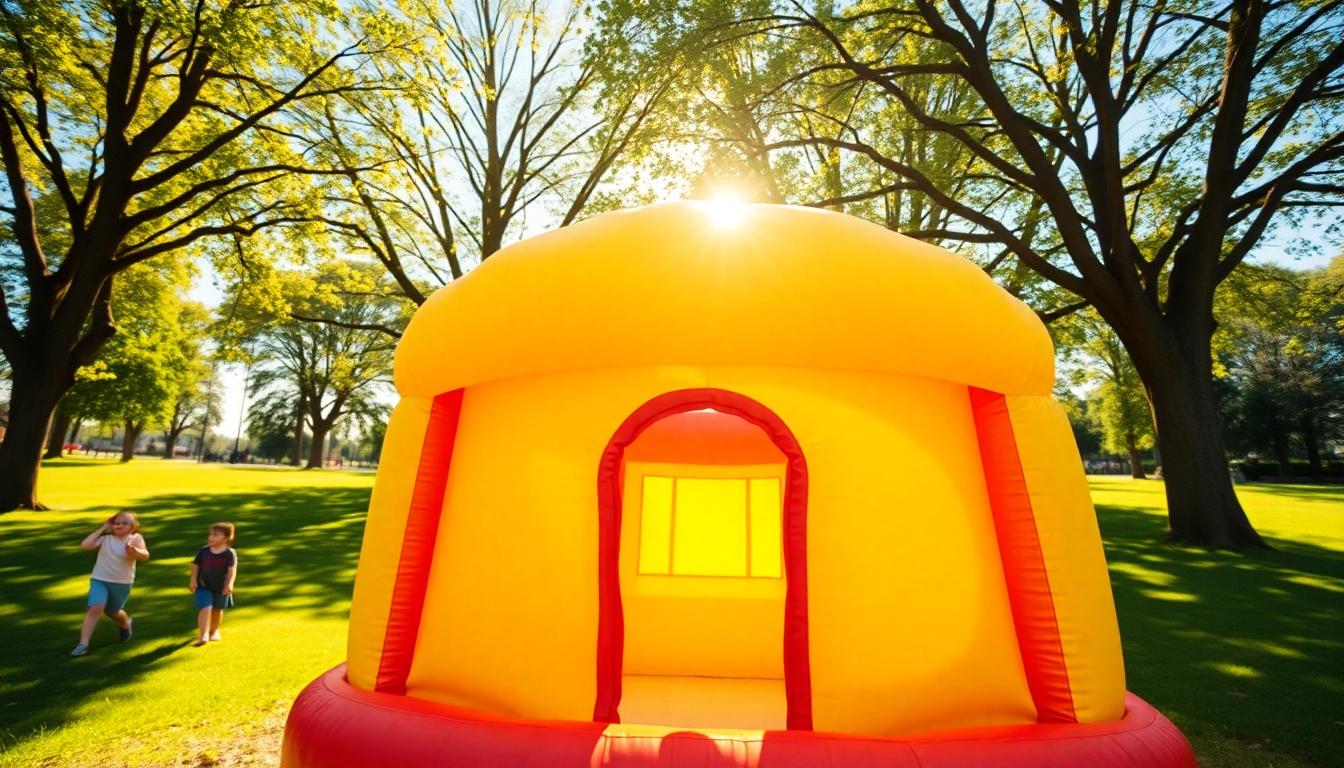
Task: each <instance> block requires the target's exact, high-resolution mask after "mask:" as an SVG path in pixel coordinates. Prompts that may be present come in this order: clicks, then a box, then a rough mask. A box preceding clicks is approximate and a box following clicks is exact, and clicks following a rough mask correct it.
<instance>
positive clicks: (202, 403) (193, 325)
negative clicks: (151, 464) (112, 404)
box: [163, 303, 218, 459]
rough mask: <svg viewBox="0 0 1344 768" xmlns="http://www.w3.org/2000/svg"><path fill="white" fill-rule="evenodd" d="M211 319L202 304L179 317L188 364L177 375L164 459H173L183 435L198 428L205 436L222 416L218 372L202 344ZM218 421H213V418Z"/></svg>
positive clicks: (189, 307) (191, 305)
mask: <svg viewBox="0 0 1344 768" xmlns="http://www.w3.org/2000/svg"><path fill="white" fill-rule="evenodd" d="M209 321H210V316H209V313H208V312H206V310H205V308H204V307H202V306H200V305H199V304H195V303H189V304H186V305H184V306H183V308H182V311H181V313H180V314H179V316H178V323H179V328H180V331H181V341H180V343H181V345H182V356H183V358H184V359H185V360H186V364H185V365H183V366H182V368H181V370H179V371H175V373H176V375H177V382H176V383H177V397H175V398H173V408H172V412H171V413H169V414H168V418H167V420H166V421H165V422H164V425H163V426H164V430H163V457H164V458H165V459H171V458H173V450H174V448H176V446H177V441H178V438H180V437H181V436H182V433H183V432H186V431H187V430H189V429H194V428H196V427H197V426H198V425H199V426H200V428H201V430H202V434H204V430H207V429H209V428H210V427H211V426H212V425H213V423H215V422H217V421H218V414H215V413H212V411H211V404H212V398H213V397H215V395H216V393H215V392H214V391H213V388H214V386H215V381H214V369H213V368H212V367H211V366H210V364H209V363H207V362H206V361H205V359H204V357H203V354H202V348H201V347H202V342H203V341H204V340H205V336H206V333H207V332H208V328H209ZM212 418H213V419H214V420H215V422H212V421H211V419H212Z"/></svg>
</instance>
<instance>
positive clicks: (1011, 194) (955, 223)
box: [676, 0, 1344, 547]
mask: <svg viewBox="0 0 1344 768" xmlns="http://www.w3.org/2000/svg"><path fill="white" fill-rule="evenodd" d="M690 5H694V4H690ZM684 7H685V6H684V5H682V4H678V5H677V6H676V8H677V9H678V10H677V11H676V13H683V11H682V10H681V9H682V8H684ZM1342 10H1344V4H1342V3H1341V2H1340V1H1339V0H1328V1H1327V2H1319V3H1310V4H1268V3H1265V2H1263V1H1262V0H1228V1H1227V2H1220V3H1217V4H1189V3H1183V2H1182V3H1173V2H1165V1H1163V2H1157V3H1147V4H1145V3H1139V2H1136V1H1134V0H1105V1H1102V0H1098V2H1095V3H1092V4H1090V5H1087V6H1084V5H1083V4H1082V3H1080V2H1078V0H1051V2H1047V3H1042V4H1036V5H1023V4H1016V5H1012V6H1004V5H1003V4H1000V3H997V2H994V1H993V0H990V1H989V2H984V3H978V4H975V5H974V6H967V5H966V4H964V3H963V2H962V1H961V0H945V2H933V0H908V2H872V3H856V4H854V5H852V6H847V7H846V8H845V9H844V12H840V11H838V10H835V9H834V6H833V5H831V4H824V5H823V6H822V11H821V12H817V13H809V12H808V11H806V10H805V9H804V8H803V7H802V6H801V5H800V4H797V3H793V4H791V6H790V7H789V8H788V9H787V10H785V11H783V12H776V13H771V14H766V15H765V16H763V17H759V18H757V19H754V20H748V22H747V23H746V24H745V25H742V27H743V28H742V29H741V30H740V31H739V32H738V33H737V34H746V33H747V32H748V31H749V30H752V29H754V30H756V31H758V32H759V33H762V34H772V35H785V34H791V35H794V36H797V37H800V38H808V39H817V40H821V41H824V42H825V43H826V44H827V45H828V46H829V48H830V50H831V55H830V58H829V61H827V62H824V63H823V64H819V65H817V66H816V67H814V68H811V69H809V70H806V71H804V72H803V73H802V75H801V76H799V77H795V78H792V79H791V80H790V81H789V82H786V83H781V86H780V90H784V89H786V88H787V87H788V86H790V85H792V84H793V83H800V84H802V85H804V86H807V87H812V86H813V85H814V84H816V82H817V81H808V78H810V77H811V75H812V74H813V73H814V72H816V73H821V74H822V75H823V76H824V78H825V81H826V82H828V83H829V84H830V87H832V88H837V87H853V86H856V85H857V84H866V85H868V86H871V87H872V88H873V89H875V90H877V91H879V92H880V93H881V94H883V96H884V97H885V98H887V99H889V100H890V101H891V102H892V103H893V104H894V105H898V106H899V107H900V108H901V109H902V110H904V111H905V112H906V113H908V114H909V115H910V116H911V117H912V118H913V119H914V120H915V121H916V122H917V123H918V124H919V126H920V129H921V130H923V131H925V132H928V133H930V134H937V135H939V136H944V137H949V138H951V139H953V140H955V141H956V142H958V143H959V144H960V145H961V146H962V147H963V148H964V149H965V150H966V151H967V152H969V153H971V154H973V155H974V156H975V157H976V158H977V159H978V161H979V163H980V164H979V166H977V172H976V173H977V178H976V186H978V187H979V188H980V190H981V191H980V192H978V193H977V195H976V196H975V198H974V200H973V201H971V202H968V201H967V199H966V198H965V195H964V194H959V193H958V192H957V191H956V190H954V189H951V188H950V187H949V186H948V185H947V182H945V181H942V180H939V179H937V178H933V177H930V176H928V175H926V174H924V173H922V172H921V171H920V169H918V168H915V167H912V166H911V165H909V164H907V163H905V162H903V159H902V158H901V157H900V156H897V155H894V154H893V153H890V152H889V151H886V150H885V149H884V148H883V147H882V146H880V145H878V144H877V143H875V142H874V140H872V139H871V137H873V136H882V135H883V134H884V132H885V126H883V125H882V124H880V123H878V124H872V125H865V126H862V130H853V131H849V132H847V133H846V134H845V135H837V136H834V137H830V136H824V135H817V136H809V137H805V138H802V139H793V138H789V139H783V140H781V141H778V142H775V143H774V146H779V147H788V146H800V145H817V146H823V147H829V148H834V149H836V150H839V151H840V152H842V153H846V154H847V156H848V157H850V158H851V159H854V160H861V161H865V162H869V163H872V164H873V165H875V166H877V167H878V168H881V169H882V170H884V171H886V172H887V173H889V174H890V175H891V176H893V177H899V178H900V179H902V180H903V181H904V182H905V183H908V184H910V185H913V186H914V187H915V188H917V189H918V190H919V191H920V192H922V193H923V194H925V195H927V196H928V197H929V198H930V199H932V200H933V201H935V202H936V203H937V204H938V205H940V206H943V207H945V208H946V209H947V210H948V211H950V212H951V214H952V218H951V222H952V224H950V225H949V226H946V227H942V228H939V229H937V230H936V231H932V232H930V231H924V232H921V233H919V234H920V236H921V237H925V238H931V237H935V236H936V237H939V238H942V239H943V240H944V241H947V242H957V241H961V242H965V243H969V244H976V243H994V244H996V245H997V246H999V247H1002V248H1003V249H1004V250H1005V251H1006V254H1005V255H1006V257H1008V258H1011V259H1014V260H1016V261H1017V262H1019V263H1020V265H1022V267H1023V268H1025V269H1027V270H1030V271H1031V272H1033V273H1035V274H1036V275H1038V276H1039V277H1040V278H1041V279H1043V280H1045V281H1048V283H1050V284H1053V285H1054V286H1055V287H1056V288H1057V289H1058V290H1059V291H1060V292H1061V293H1063V294H1064V295H1066V296H1071V297H1073V298H1072V299H1070V300H1069V303H1067V304H1065V305H1063V306H1060V307H1056V308H1054V309H1051V310H1048V314H1056V313H1057V312H1062V311H1072V310H1076V309H1078V308H1079V307H1082V306H1089V305H1090V306H1092V307H1093V308H1094V309H1095V311H1096V312H1097V313H1098V315H1099V316H1100V317H1101V318H1102V319H1104V320H1105V321H1106V323H1107V324H1108V325H1109V326H1110V327H1111V328H1112V329H1114V331H1115V333H1116V334H1117V336H1118V337H1119V338H1120V339H1121V341H1122V342H1123V343H1124V346H1125V349H1126V350H1127V351H1128V353H1129V355H1130V358H1131V359H1132V360H1133V363H1134V365H1135V368H1136V369H1137V370H1138V372H1139V374H1140V376H1141V377H1142V380H1143V382H1144V385H1145V387H1146V389H1147V392H1148V394H1149V397H1150V400H1151V403H1152V411H1153V414H1154V417H1155V421H1156V424H1157V435H1158V442H1159V443H1160V447H1161V452H1162V456H1163V471H1164V478H1165V480H1166V493H1167V502H1168V513H1169V522H1170V530H1169V538H1170V539H1171V540H1172V541H1177V542H1183V543H1189V544H1199V545H1208V546H1215V547H1243V546H1248V545H1256V546H1261V545H1263V541H1262V540H1261V538H1260V536H1259V535H1258V534H1257V533H1256V532H1255V530H1254V529H1253V528H1252V527H1251V525H1250V523H1249V521H1248V520H1247V519H1246V515H1245V513H1244V512H1243V510H1242V509H1241V505H1240V503H1239V502H1238V500H1237V498H1236V494H1235V493H1234V491H1233V488H1232V485H1231V481H1230V478H1229V477H1228V473H1227V468H1226V456H1225V452H1224V448H1223V441H1222V426H1221V423H1220V421H1219V414H1218V405H1217V398H1216V396H1215V392H1214V386H1213V381H1212V379H1213V364H1214V361H1213V355H1212V351H1211V345H1212V339H1213V335H1214V331H1215V328H1216V324H1215V322H1214V313H1213V304H1214V294H1215V291H1216V289H1217V287H1218V285H1219V284H1220V283H1221V282H1223V281H1224V280H1225V279H1226V278H1227V277H1228V275H1230V274H1232V272H1233V271H1234V270H1235V269H1236V268H1237V266H1238V265H1239V264H1241V263H1242V261H1243V260H1244V259H1245V257H1246V256H1247V254H1249V253H1250V252H1251V251H1252V250H1253V249H1254V248H1255V246H1256V244H1257V243H1258V242H1259V241H1260V240H1261V238H1262V236H1263V235H1264V234H1265V233H1266V232H1268V231H1271V227H1272V226H1274V225H1275V224H1276V222H1287V223H1288V224H1289V225H1291V224H1292V223H1293V222H1295V221H1299V220H1301V218H1302V217H1303V216H1304V215H1308V214H1310V213H1312V212H1320V211H1323V210H1328V209H1329V208H1332V207H1335V206H1339V205H1344V164H1342V163H1341V160H1342V159H1344V129H1341V127H1340V126H1341V123H1340V121H1339V120H1338V119H1337V117H1338V115H1339V113H1340V107H1341V105H1344V42H1341V41H1344V13H1342V12H1341V11H1342ZM911 51H918V52H920V54H919V55H918V56H912V55H910V53H909V52H911ZM837 73H843V74H844V78H840V79H837V78H836V74H837ZM930 76H940V77H949V78H955V79H957V80H960V81H962V82H963V83H965V85H966V86H967V87H968V88H969V89H970V90H971V91H973V92H974V94H975V96H976V99H977V101H978V106H977V107H976V109H975V110H974V117H973V118H972V119H962V118H960V117H958V116H955V115H953V116H949V115H946V114H943V113H941V112H939V111H937V110H933V111H931V110H930V109H928V108H927V106H926V102H922V101H921V100H920V99H919V98H918V86H919V84H920V83H923V82H925V81H926V80H927V78H929V77H930ZM1017 195H1021V196H1022V198H1021V199H1022V201H1023V202H1021V203H1017V202H1012V201H1014V200H1016V199H1017V198H1016V197H1015V196H1017ZM995 199H1002V200H1006V201H1010V202H1009V204H1008V205H1007V206H1006V207H1004V208H1003V209H1002V210H1001V211H1000V212H998V213H995V214H990V213H986V211H985V210H984V206H983V205H982V204H979V203H978V202H976V201H983V200H995ZM1036 207H1039V210H1040V211H1042V212H1043V213H1044V214H1045V215H1048V217H1049V219H1050V220H1051V221H1052V222H1053V227H1050V228H1048V230H1047V231H1044V232H1039V233H1037V237H1038V240H1037V241H1035V242H1033V240H1032V239H1031V238H1030V237H1028V236H1027V234H1028V233H1030V232H1032V231H1033V230H1034V229H1036V227H1037V224H1038V221H1037V219H1035V218H1034V217H1033V216H1032V215H1031V212H1032V210H1033V209H1035V208H1036ZM1042 309H1045V308H1042Z"/></svg>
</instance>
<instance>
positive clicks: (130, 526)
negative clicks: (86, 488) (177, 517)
mask: <svg viewBox="0 0 1344 768" xmlns="http://www.w3.org/2000/svg"><path fill="white" fill-rule="evenodd" d="M108 531H111V534H110V535H109V534H108V533H107V532H108ZM79 548H80V549H82V550H84V551H85V552H95V551H96V552H97V553H98V562H96V563H94V566H93V576H92V578H90V579H89V610H88V612H87V613H85V614H84V626H83V627H82V628H81V629H80V631H79V645H76V646H75V649H74V650H73V651H71V652H70V655H71V656H83V655H84V654H86V653H88V652H89V640H91V639H92V638H93V630H94V628H95V627H97V626H98V614H100V613H101V614H106V615H107V617H108V618H109V619H111V620H112V621H113V622H115V623H116V625H117V627H118V628H119V629H120V630H121V642H123V643H124V642H126V641H127V640H130V639H131V617H130V616H129V615H127V613H126V611H124V610H122V608H123V607H124V606H125V605H126V599H127V598H129V597H130V596H131V584H132V583H134V582H135V564H136V563H143V562H145V561H146V560H148V559H149V550H148V549H147V548H146V547H145V539H144V537H143V536H141V535H140V519H139V518H137V517H136V516H135V513H133V512H131V511H130V510H125V509H123V510H122V511H120V512H118V513H117V514H115V515H113V516H111V517H109V518H107V520H105V521H104V522H103V524H102V525H100V526H98V530H96V531H94V532H93V533H90V534H89V535H88V536H87V537H85V539H84V540H83V541H81V542H80V543H79Z"/></svg>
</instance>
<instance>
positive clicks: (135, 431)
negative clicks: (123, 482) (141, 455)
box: [121, 419, 142, 462]
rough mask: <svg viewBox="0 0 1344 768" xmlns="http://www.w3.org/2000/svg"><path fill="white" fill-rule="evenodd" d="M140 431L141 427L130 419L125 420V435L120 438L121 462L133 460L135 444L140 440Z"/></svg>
mask: <svg viewBox="0 0 1344 768" xmlns="http://www.w3.org/2000/svg"><path fill="white" fill-rule="evenodd" d="M141 429H142V427H141V425H139V424H136V423H135V422H134V421H131V420H130V419H127V420H126V434H124V435H122V437H121V460H122V461H123V462H126V461H130V460H131V459H133V458H135V443H136V441H137V440H139V439H140V430H141Z"/></svg>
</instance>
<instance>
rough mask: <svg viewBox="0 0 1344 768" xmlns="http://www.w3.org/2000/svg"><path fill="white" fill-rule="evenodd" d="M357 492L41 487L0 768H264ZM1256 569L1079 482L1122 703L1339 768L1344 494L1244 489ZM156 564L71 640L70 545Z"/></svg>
mask: <svg viewBox="0 0 1344 768" xmlns="http://www.w3.org/2000/svg"><path fill="white" fill-rule="evenodd" d="M372 480H373V478H372V476H371V475H368V474H357V473H343V472H330V471H323V472H297V471H293V470H268V469H251V468H237V467H221V466H199V465H195V464H191V463H187V462H163V461H159V460H153V459H138V460H136V461H135V462H133V463H131V464H130V465H118V464H116V463H114V462H106V461H87V460H63V461H57V462H50V463H48V464H47V465H46V466H45V468H44V469H43V477H42V495H43V499H44V500H45V501H46V502H47V503H48V504H50V505H52V506H53V507H56V508H58V509H59V510H60V511H56V512H42V513H18V514H9V515H4V516H0V654H3V655H0V767H3V768H9V767H10V766H20V765H22V766H29V765H51V766H56V765H61V766H65V765H98V766H104V765H109V766H110V765H140V764H161V765H177V766H183V765H192V766H207V765H244V764H273V763H274V762H275V761H276V760H277V759H278V754H277V752H278V746H279V733H280V729H281V728H282V726H283V724H284V716H285V713H286V711H287V710H288V706H289V704H290V702H291V701H292V700H293V697H294V696H295V695H296V694H297V693H298V691H299V690H300V689H301V688H302V687H303V686H304V685H305V684H307V683H308V682H309V681H310V680H312V679H313V678H314V677H316V676H317V675H318V674H319V673H320V672H322V671H323V670H325V669H327V668H329V667H331V666H332V665H334V664H336V663H338V662H339V661H341V659H342V658H343V656H344V650H345V622H346V617H347V615H348V611H349V596H350V589H351V583H352V580H353V577H354V566H355V560H356V555H357V551H358V547H359V541H360V536H361V534H362V531H363V514H364V509H365V507H366V505H367V502H368V495H369V489H370V487H371V486H372ZM1239 492H1240V493H1241V496H1242V499H1243V501H1244V503H1245V505H1246V507H1247V509H1248V510H1249V512H1250V515H1251V519H1252V522H1254V523H1255V525H1256V526H1257V528H1258V529H1259V530H1260V531H1261V532H1262V533H1263V534H1265V535H1266V536H1267V537H1269V538H1270V539H1271V541H1272V542H1273V543H1274V545H1275V546H1276V547H1277V549H1276V550H1275V551H1273V552H1256V553H1251V554H1230V553H1210V552H1204V551H1200V550H1184V549H1177V548H1174V547H1169V546H1166V545H1163V544H1161V543H1160V539H1161V535H1162V530H1163V527H1164V516H1163V514H1162V486H1161V484H1160V483H1157V482H1134V481H1130V480H1127V479H1094V480H1093V493H1094V497H1095V499H1096V502H1097V505H1098V509H1099V512H1100V515H1101V523H1102V533H1103V536H1104V537H1105V539H1106V545H1107V556H1108V559H1109V561H1110V563H1111V571H1112V581H1113V583H1114V585H1115V593H1116V602H1117V606H1118V609H1119V612H1120V626H1121V632H1122V633H1123V635H1124V642H1125V655H1126V662H1127V672H1128V678H1129V687H1130V689H1131V690H1133V691H1134V692H1136V693H1138V694H1139V695H1140V696H1143V697H1144V698H1146V699H1147V700H1148V701H1150V702H1152V703H1153V704H1154V705H1156V706H1157V707H1159V708H1160V709H1162V710H1163V711H1164V712H1165V713H1166V714H1167V715H1168V716H1169V717H1171V718H1172V719H1173V720H1175V721H1176V723H1177V724H1178V725H1179V726H1180V727H1181V728H1182V729H1183V730H1184V731H1185V732H1186V734H1187V735H1188V736H1189V737H1190V738H1191V741H1192V742H1193V743H1194V745H1195V748H1196V751H1197V752H1198V753H1199V755H1200V758H1201V762H1202V763H1204V764H1205V765H1206V766H1270V765H1272V766H1275V768H1292V767H1293V766H1328V765H1344V757H1342V756H1344V489H1340V488H1332V489H1321V488H1312V487H1305V486H1279V487H1269V486H1256V487H1252V486H1243V487H1241V488H1240V489H1239ZM126 506H129V507H133V508H135V509H136V510H137V511H139V512H140V513H141V514H142V516H143V518H144V519H145V526H144V531H143V532H144V534H145V538H146V541H147V543H148V545H149V548H150V550H151V552H152V554H153V559H152V560H151V561H150V563H148V564H147V565H144V566H141V569H140V574H139V577H138V579H137V582H136V586H135V591H134V593H133V594H132V597H131V602H130V603H129V605H128V609H129V610H130V612H131V613H132V615H135V616H137V617H138V618H137V620H136V634H135V640H134V641H133V642H131V643H129V644H126V645H120V644H118V643H117V642H116V630H115V628H114V627H113V626H112V625H111V623H108V622H104V623H103V625H102V626H101V627H100V628H99V631H98V633H97V634H96V635H95V636H94V642H93V650H92V652H91V653H90V654H89V655H88V656H85V657H83V658H80V659H68V658H65V655H64V654H65V653H67V652H68V651H69V650H70V648H71V647H73V646H74V643H75V642H76V640H77V639H78V626H79V620H80V615H81V613H82V612H83V601H84V595H85V591H86V589H87V586H88V572H89V569H90V568H91V567H92V562H93V558H92V555H91V554H88V553H82V552H80V551H79V550H78V549H77V547H76V545H77V544H78V542H79V540H80V539H81V538H83V537H84V536H85V535H86V534H87V533H88V532H89V531H90V530H92V529H93V527H94V526H96V525H97V523H98V522H99V521H100V520H102V519H103V518H105V517H106V516H107V515H108V514H110V513H111V512H113V511H115V510H117V509H119V508H121V507H126ZM216 520H232V521H234V522H235V523H238V525H239V539H238V542H237V547H238V550H239V555H240V570H239V577H238V593H237V600H238V607H237V609H235V610H234V611H231V612H230V613H229V614H228V615H227V617H226V619H225V622H224V627H223V634H224V638H225V639H224V641H223V642H221V643H217V644H216V643H212V644H211V645H209V646H207V647H205V648H202V649H195V648H191V647H190V643H191V641H192V640H193V639H194V629H195V613H194V610H193V608H192V607H191V603H190V599H189V595H188V594H187V591H186V586H185V585H186V571H187V565H188V563H189V562H190V558H191V555H192V554H193V553H194V552H195V550H196V548H197V547H199V546H201V545H202V544H203V543H204V540H205V534H206V531H207V529H208V526H209V524H210V523H212V522H214V521H216Z"/></svg>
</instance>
